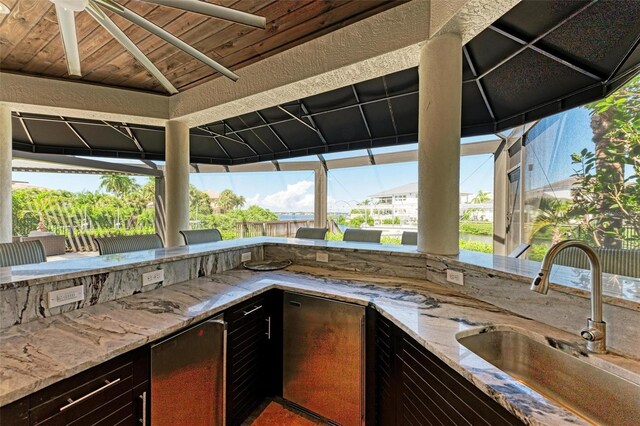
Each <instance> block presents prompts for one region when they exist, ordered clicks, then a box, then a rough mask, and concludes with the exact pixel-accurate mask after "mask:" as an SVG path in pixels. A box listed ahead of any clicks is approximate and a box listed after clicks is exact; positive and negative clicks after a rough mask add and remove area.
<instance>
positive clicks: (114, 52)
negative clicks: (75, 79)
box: [85, 7, 180, 81]
mask: <svg viewBox="0 0 640 426" xmlns="http://www.w3.org/2000/svg"><path fill="white" fill-rule="evenodd" d="M178 16H180V14H179V13H175V14H172V13H169V14H167V13H165V11H164V10H162V9H161V8H160V7H157V8H155V9H153V10H152V11H150V12H149V14H147V15H146V16H145V18H147V19H150V20H151V19H153V21H154V22H156V23H157V24H158V25H166V24H167V23H169V22H171V21H173V20H175V19H176V18H178ZM112 19H113V21H114V22H116V24H117V25H118V27H120V29H122V30H123V32H124V33H125V34H126V35H127V37H129V39H131V40H132V41H133V42H134V43H136V44H138V43H139V42H140V41H142V40H144V39H145V38H147V37H148V36H149V33H148V32H146V31H145V30H144V29H142V28H140V27H138V26H137V25H134V24H133V23H131V22H129V21H128V20H126V19H124V18H122V17H121V16H119V15H117V14H113V15H112ZM123 52H124V49H123V48H122V45H120V43H118V42H117V41H116V40H115V39H114V38H113V37H111V35H110V34H109V37H108V41H107V42H106V43H105V44H104V45H102V46H101V47H100V48H99V49H96V50H95V51H94V52H93V53H92V54H91V55H89V57H87V58H86V59H85V63H86V67H87V71H88V73H87V75H85V78H87V79H88V80H93V81H97V79H96V78H94V77H92V76H93V75H94V73H95V72H98V71H99V70H101V69H102V68H104V67H109V64H110V63H111V62H112V61H113V60H114V59H115V58H117V57H119V56H120V55H121V54H123ZM109 69H110V70H111V71H112V72H113V70H114V68H113V67H111V68H109Z"/></svg>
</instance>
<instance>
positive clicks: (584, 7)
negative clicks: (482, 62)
mask: <svg viewBox="0 0 640 426" xmlns="http://www.w3.org/2000/svg"><path fill="white" fill-rule="evenodd" d="M597 2H598V0H591V2H590V3H587V4H585V5H584V6H582V7H581V8H580V9H578V10H576V11H575V12H573V13H572V14H571V15H569V16H567V17H566V18H564V19H563V20H562V21H560V22H558V23H557V24H556V25H554V26H553V27H551V28H549V29H548V30H546V31H544V32H543V33H542V34H540V35H539V36H538V37H536V38H534V39H533V40H531V41H530V42H528V43H521V41H519V40H514V41H515V42H517V43H521V44H523V46H522V47H521V48H520V49H518V50H516V51H515V52H513V53H512V54H510V55H509V56H507V57H506V58H504V59H503V60H501V61H500V62H498V63H497V64H496V65H494V66H492V67H491V68H489V69H488V70H487V71H485V72H484V73H482V75H480V76H476V73H475V72H474V76H476V77H477V79H480V78H483V77H486V76H487V75H489V74H490V73H492V72H493V71H495V70H496V69H498V68H499V67H500V66H502V65H503V64H505V63H506V62H508V61H510V60H511V59H513V58H514V57H516V56H518V55H519V54H520V53H522V52H524V51H525V50H526V49H528V48H530V47H532V46H533V45H534V44H535V43H537V42H539V41H540V40H542V39H543V38H545V37H546V36H548V35H549V34H551V33H552V32H554V31H555V30H557V29H558V28H560V27H561V26H562V25H564V24H566V23H567V22H569V21H570V20H571V19H573V18H575V17H576V16H578V15H579V14H581V13H582V12H584V11H585V10H587V9H588V8H590V7H591V6H593V5H594V4H596V3H597ZM489 28H491V29H492V30H494V31H495V29H494V28H493V25H492V26H490V27H489ZM503 35H505V36H507V37H509V38H511V37H510V35H507V34H503Z"/></svg>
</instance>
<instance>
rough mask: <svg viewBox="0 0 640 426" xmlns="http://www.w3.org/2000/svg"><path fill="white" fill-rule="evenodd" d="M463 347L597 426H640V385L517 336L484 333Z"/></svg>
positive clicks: (462, 341)
mask: <svg viewBox="0 0 640 426" xmlns="http://www.w3.org/2000/svg"><path fill="white" fill-rule="evenodd" d="M465 334H466V333H465ZM458 342H460V344H462V345H463V346H464V347H466V348H467V349H469V350H470V351H472V352H474V353H475V354H476V355H478V356H480V357H481V358H483V359H484V360H485V361H487V362H489V363H491V364H493V365H494V366H495V367H497V368H499V369H500V370H502V371H504V372H505V373H507V374H509V375H510V376H512V377H514V378H515V379H517V380H518V381H520V382H521V383H524V384H525V385H527V386H528V387H530V388H531V389H533V390H535V391H536V392H538V393H540V394H542V395H543V396H545V397H546V398H548V399H550V400H552V401H553V402H555V403H557V404H559V405H561V406H563V407H564V408H566V409H567V410H569V411H571V412H573V413H574V414H576V415H578V416H580V417H582V418H583V419H585V420H587V421H589V422H591V423H595V424H605V425H632V424H633V425H637V424H638V421H639V420H638V419H640V386H639V385H637V384H635V383H633V382H630V381H628V380H626V379H624V378H622V377H619V376H617V375H615V374H612V373H609V372H608V371H605V370H603V369H601V368H598V367H596V366H594V365H592V364H590V363H588V362H585V361H583V360H581V359H579V358H577V357H575V356H573V355H570V354H568V353H566V352H563V351H562V350H560V349H556V348H554V347H552V346H549V345H547V344H544V343H541V342H539V341H537V340H534V339H533V338H530V337H528V336H526V335H524V334H522V333H519V332H516V331H506V330H495V331H486V330H482V331H480V332H479V333H478V334H472V335H464V336H459V337H458ZM578 356H583V355H578Z"/></svg>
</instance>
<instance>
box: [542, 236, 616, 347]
mask: <svg viewBox="0 0 640 426" xmlns="http://www.w3.org/2000/svg"><path fill="white" fill-rule="evenodd" d="M568 247H576V248H579V249H580V250H582V251H583V252H584V253H585V254H586V255H587V257H588V258H589V264H590V265H591V318H589V319H588V320H587V328H585V329H584V330H582V331H581V332H580V336H582V338H583V339H585V340H586V341H587V350H588V351H589V352H594V353H597V354H603V353H606V352H607V343H606V340H607V324H606V323H605V322H604V321H602V266H601V265H600V259H599V258H598V255H597V254H596V252H595V251H594V250H593V249H592V248H591V247H589V246H588V245H586V244H585V243H583V242H582V241H578V240H566V241H561V242H559V243H557V244H554V245H553V246H551V248H550V249H549V251H547V253H546V254H545V255H544V259H542V267H541V268H540V272H539V273H538V276H537V277H535V278H534V279H533V282H532V283H531V290H533V291H535V292H538V293H541V294H547V292H548V291H549V275H551V267H552V266H553V261H554V259H555V258H556V256H557V255H558V253H560V252H561V251H562V250H564V249H566V248H568Z"/></svg>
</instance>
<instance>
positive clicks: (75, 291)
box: [47, 285, 84, 309]
mask: <svg viewBox="0 0 640 426" xmlns="http://www.w3.org/2000/svg"><path fill="white" fill-rule="evenodd" d="M47 296H48V297H49V309H51V308H55V307H56V306H61V305H66V304H68V303H74V302H80V301H81V300H84V286H82V285H78V286H75V287H69V288H65V289H63V290H55V291H50V292H49V293H48V294H47Z"/></svg>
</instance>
